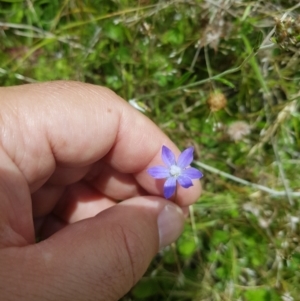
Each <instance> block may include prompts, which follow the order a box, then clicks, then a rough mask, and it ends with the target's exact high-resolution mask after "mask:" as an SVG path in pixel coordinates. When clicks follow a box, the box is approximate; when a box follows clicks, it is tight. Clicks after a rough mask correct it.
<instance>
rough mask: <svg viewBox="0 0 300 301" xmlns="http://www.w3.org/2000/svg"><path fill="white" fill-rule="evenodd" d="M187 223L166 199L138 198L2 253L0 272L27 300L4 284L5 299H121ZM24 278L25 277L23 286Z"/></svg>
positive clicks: (107, 300)
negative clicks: (158, 251)
mask: <svg viewBox="0 0 300 301" xmlns="http://www.w3.org/2000/svg"><path fill="white" fill-rule="evenodd" d="M183 222H184V218H183V215H182V212H180V211H179V209H178V207H175V205H173V204H171V203H170V202H167V201H165V200H163V199H156V198H150V197H148V198H145V197H138V198H134V199H131V200H128V201H125V202H123V203H120V204H118V205H116V206H114V207H112V208H110V209H108V210H105V211H103V212H102V213H100V214H99V215H98V216H97V217H95V218H92V219H88V220H84V221H82V222H78V223H75V224H72V225H69V226H67V227H65V228H64V229H63V230H61V231H58V232H56V233H55V234H54V235H52V236H51V237H50V238H49V239H47V240H45V241H43V242H41V243H39V244H37V245H35V246H28V247H26V252H24V248H22V253H21V252H20V250H21V249H17V248H15V249H12V250H11V253H10V254H8V253H5V252H2V254H1V256H0V265H1V272H2V273H3V274H4V275H5V277H7V278H8V279H10V282H11V283H18V286H19V289H20V291H22V294H23V296H24V297H23V299H22V297H21V296H17V297H18V298H17V297H16V296H14V294H15V290H10V288H9V287H7V286H4V285H3V284H2V283H0V290H1V292H2V297H3V298H4V299H6V298H7V299H11V300H16V299H18V300H25V299H26V300H29V299H30V300H31V301H36V300H46V299H47V300H48V301H52V300H53V301H54V300H55V301H65V300H74V301H77V300H86V299H89V300H99V301H104V300H105V301H113V300H118V299H119V298H121V296H123V295H124V294H125V293H126V292H128V290H129V289H130V288H131V287H132V286H133V285H134V284H135V283H136V282H137V281H138V280H139V279H140V277H141V276H142V275H143V273H144V272H145V271H146V269H147V267H148V265H149V263H150V261H151V259H152V258H153V256H154V255H155V254H156V252H157V250H158V248H159V245H160V246H161V247H163V246H165V245H166V244H169V243H170V242H172V241H174V240H175V239H176V238H177V237H178V235H179V234H180V232H181V231H182V229H183ZM24 254H25V255H24ZM20 275H26V276H24V277H23V278H22V281H19V277H20ZM49 291H50V292H51V294H49ZM8 297H9V298H8ZM14 298H15V299H14Z"/></svg>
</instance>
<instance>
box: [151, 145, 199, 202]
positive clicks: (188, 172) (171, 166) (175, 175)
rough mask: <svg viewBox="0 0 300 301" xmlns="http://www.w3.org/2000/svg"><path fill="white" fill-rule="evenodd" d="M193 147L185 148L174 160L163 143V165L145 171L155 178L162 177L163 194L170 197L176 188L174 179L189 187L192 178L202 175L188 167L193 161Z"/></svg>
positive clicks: (191, 183)
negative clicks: (163, 180) (163, 182)
mask: <svg viewBox="0 0 300 301" xmlns="http://www.w3.org/2000/svg"><path fill="white" fill-rule="evenodd" d="M193 153H194V148H193V147H189V148H187V149H185V150H184V151H183V152H182V153H181V154H180V155H179V157H178V161H177V162H176V159H175V155H174V154H173V153H172V151H171V150H170V149H169V148H167V147H166V146H164V145H163V147H162V154H161V158H162V160H163V161H164V163H165V165H166V167H165V166H154V167H151V168H149V169H148V170H147V171H148V173H149V174H150V176H152V177H153V178H155V179H164V178H166V179H167V180H166V182H165V184H164V196H165V198H166V199H168V198H170V197H171V196H172V195H173V194H174V192H175V190H176V181H178V183H179V184H180V185H181V186H182V187H183V188H189V187H191V186H193V182H192V179H200V178H202V177H203V174H202V172H200V171H199V170H198V169H196V168H193V167H190V164H191V163H192V161H193Z"/></svg>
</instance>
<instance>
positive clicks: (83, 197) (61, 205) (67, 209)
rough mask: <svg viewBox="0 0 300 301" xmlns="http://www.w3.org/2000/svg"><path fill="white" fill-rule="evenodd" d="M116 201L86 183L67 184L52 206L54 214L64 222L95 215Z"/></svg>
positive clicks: (72, 221) (73, 221)
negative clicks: (54, 205) (62, 193)
mask: <svg viewBox="0 0 300 301" xmlns="http://www.w3.org/2000/svg"><path fill="white" fill-rule="evenodd" d="M114 205H116V203H115V202H114V201H113V200H111V199H109V198H107V197H106V196H104V195H102V194H100V193H99V192H98V191H97V190H95V189H94V188H93V187H91V186H90V185H87V184H86V183H82V182H79V183H76V184H73V185H70V186H68V188H67V189H66V190H65V193H64V195H63V196H62V198H61V199H60V200H59V202H58V203H57V205H56V207H55V208H54V210H53V212H54V214H55V215H56V216H57V217H59V218H60V219H61V220H63V221H65V222H66V223H75V222H77V221H80V220H82V219H86V218H90V217H94V216H96V215H97V214H98V213H100V212H101V211H103V210H106V209H107V208H110V207H112V206H114Z"/></svg>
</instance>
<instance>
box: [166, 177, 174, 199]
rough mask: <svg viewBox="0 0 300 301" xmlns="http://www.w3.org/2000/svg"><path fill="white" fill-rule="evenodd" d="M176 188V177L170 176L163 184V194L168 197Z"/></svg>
mask: <svg viewBox="0 0 300 301" xmlns="http://www.w3.org/2000/svg"><path fill="white" fill-rule="evenodd" d="M175 189H176V179H175V178H174V177H170V178H168V179H167V181H166V182H165V185H164V196H165V198H166V199H168V198H170V197H171V196H172V195H173V194H174V192H175Z"/></svg>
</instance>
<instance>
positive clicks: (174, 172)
mask: <svg viewBox="0 0 300 301" xmlns="http://www.w3.org/2000/svg"><path fill="white" fill-rule="evenodd" d="M180 174H181V168H180V167H178V166H177V165H172V166H171V167H170V175H171V176H172V177H176V178H177V177H179V176H180Z"/></svg>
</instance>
